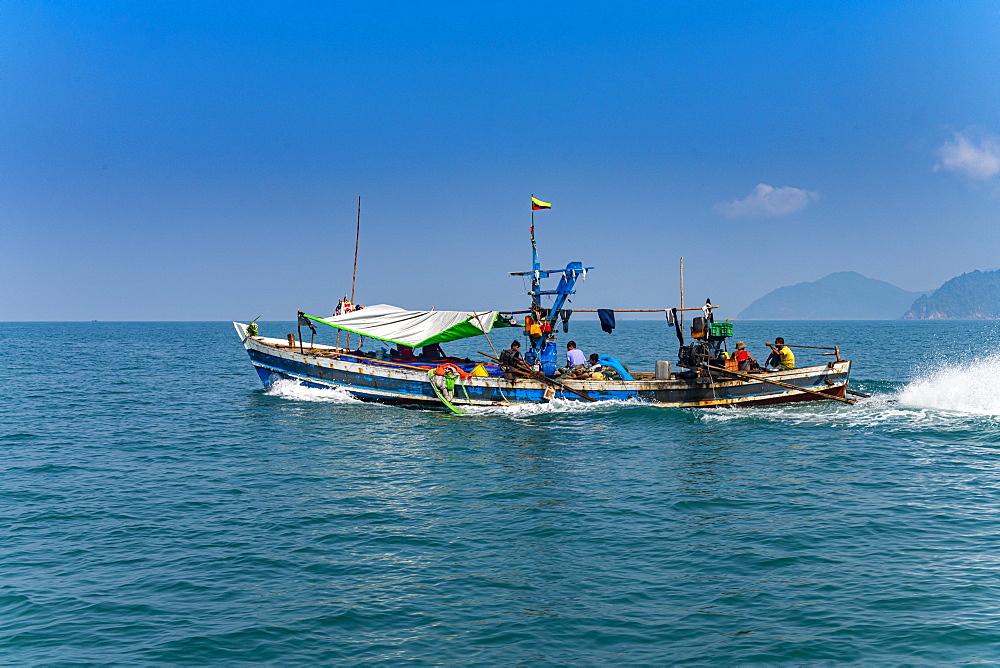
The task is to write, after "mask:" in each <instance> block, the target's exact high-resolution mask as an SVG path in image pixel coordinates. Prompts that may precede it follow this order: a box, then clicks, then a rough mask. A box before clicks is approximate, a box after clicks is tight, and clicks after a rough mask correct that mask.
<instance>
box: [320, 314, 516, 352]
mask: <svg viewBox="0 0 1000 668" xmlns="http://www.w3.org/2000/svg"><path fill="white" fill-rule="evenodd" d="M306 317H307V318H309V319H310V320H315V321H316V322H321V323H323V324H325V325H330V326H331V327H336V328H337V329H343V330H346V331H348V332H354V333H355V334H360V335H361V336H367V337H368V338H372V339H380V340H382V341H388V342H390V343H395V344H397V345H403V346H409V347H411V348H419V347H420V346H427V345H431V344H432V343H445V342H447V341H455V340H457V339H464V338H467V337H470V336H481V335H482V334H486V333H487V332H489V331H490V330H492V329H493V328H494V327H509V326H511V324H510V323H509V322H508V321H507V320H506V319H504V318H502V317H500V315H499V313H498V312H497V311H407V310H405V309H401V308H399V307H398V306H391V305H389V304H375V305H374V306H366V307H365V308H363V309H361V310H359V311H353V312H351V313H345V314H343V315H336V316H330V317H327V318H317V317H314V316H311V315H309V316H306Z"/></svg>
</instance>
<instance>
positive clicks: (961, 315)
mask: <svg viewBox="0 0 1000 668" xmlns="http://www.w3.org/2000/svg"><path fill="white" fill-rule="evenodd" d="M903 317H904V318H906V319H907V320H946V319H961V320H993V319H996V318H1000V271H979V270H976V271H973V272H970V273H968V274H962V275H961V276H956V277H955V278H953V279H951V280H949V281H946V282H945V284H944V285H942V286H941V287H940V288H938V289H937V290H935V291H934V292H933V293H931V294H930V295H926V296H923V297H920V298H919V299H917V300H916V301H915V302H913V306H911V307H910V309H909V310H908V311H907V312H906V313H905V314H903Z"/></svg>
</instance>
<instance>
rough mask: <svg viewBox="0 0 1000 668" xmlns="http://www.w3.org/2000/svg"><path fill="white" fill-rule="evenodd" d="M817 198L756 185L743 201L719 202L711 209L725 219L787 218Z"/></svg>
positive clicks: (792, 190) (788, 190)
mask: <svg viewBox="0 0 1000 668" xmlns="http://www.w3.org/2000/svg"><path fill="white" fill-rule="evenodd" d="M817 198H819V193H814V192H809V191H808V190H800V189H799V188H789V187H784V188H775V187H774V186H769V185H767V184H766V183H758V184H757V187H755V188H754V189H753V190H751V191H750V194H749V195H747V196H746V197H744V198H743V199H734V200H733V201H732V202H719V203H718V204H716V205H715V206H714V207H713V208H714V209H715V210H716V211H717V212H718V213H721V214H722V215H723V216H725V217H726V218H761V217H763V216H769V217H773V216H787V215H788V214H790V213H795V212H796V211H801V210H802V209H804V208H806V207H807V206H809V203H810V202H814V201H816V199H817Z"/></svg>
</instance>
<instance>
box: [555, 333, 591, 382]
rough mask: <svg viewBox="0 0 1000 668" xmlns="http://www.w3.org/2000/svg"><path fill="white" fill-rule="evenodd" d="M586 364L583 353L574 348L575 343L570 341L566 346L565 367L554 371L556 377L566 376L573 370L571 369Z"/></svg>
mask: <svg viewBox="0 0 1000 668" xmlns="http://www.w3.org/2000/svg"><path fill="white" fill-rule="evenodd" d="M586 364H587V358H586V357H584V355H583V351H582V350H580V349H579V348H577V347H576V341H570V342H569V343H567V344H566V366H563V367H559V368H558V369H556V375H557V376H566V375H568V374H569V373H570V372H571V371H572V370H573V367H579V366H586Z"/></svg>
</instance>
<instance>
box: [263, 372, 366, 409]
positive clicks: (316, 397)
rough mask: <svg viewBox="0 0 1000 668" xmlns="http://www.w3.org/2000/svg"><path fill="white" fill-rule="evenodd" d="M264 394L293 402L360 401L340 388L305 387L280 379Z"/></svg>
mask: <svg viewBox="0 0 1000 668" xmlns="http://www.w3.org/2000/svg"><path fill="white" fill-rule="evenodd" d="M264 394H266V395H268V396H271V397H281V398H282V399H292V400H293V401H319V402H325V403H331V404H346V403H355V402H358V401H360V399H356V398H354V397H353V396H351V393H350V392H348V391H347V390H344V389H341V388H339V387H338V388H330V389H322V388H318V387H306V386H305V385H301V384H299V383H298V382H297V381H294V380H289V379H287V378H281V379H278V380H276V381H275V382H274V383H272V384H271V386H270V387H268V388H267V390H265V392H264Z"/></svg>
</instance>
